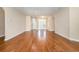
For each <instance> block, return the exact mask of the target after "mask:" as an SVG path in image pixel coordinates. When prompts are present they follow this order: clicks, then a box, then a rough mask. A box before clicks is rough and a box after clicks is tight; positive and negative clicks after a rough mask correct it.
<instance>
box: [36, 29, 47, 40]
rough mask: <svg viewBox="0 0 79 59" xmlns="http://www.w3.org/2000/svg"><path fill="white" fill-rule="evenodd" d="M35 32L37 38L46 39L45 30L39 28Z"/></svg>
mask: <svg viewBox="0 0 79 59" xmlns="http://www.w3.org/2000/svg"><path fill="white" fill-rule="evenodd" d="M37 34H38V38H39V39H43V40H46V31H41V30H39V31H38V32H37Z"/></svg>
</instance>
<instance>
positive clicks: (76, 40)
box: [55, 32, 79, 42]
mask: <svg viewBox="0 0 79 59" xmlns="http://www.w3.org/2000/svg"><path fill="white" fill-rule="evenodd" d="M55 33H56V34H58V35H60V36H62V37H64V38H67V39H69V40H71V41H75V42H79V40H78V39H73V38H71V37H68V36H64V35H62V34H59V33H57V32H55Z"/></svg>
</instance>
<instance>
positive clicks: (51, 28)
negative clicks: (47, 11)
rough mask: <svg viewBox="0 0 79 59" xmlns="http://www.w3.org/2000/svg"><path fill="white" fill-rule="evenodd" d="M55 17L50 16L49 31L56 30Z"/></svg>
mask: <svg viewBox="0 0 79 59" xmlns="http://www.w3.org/2000/svg"><path fill="white" fill-rule="evenodd" d="M54 25H55V24H54V17H53V16H49V17H48V20H47V30H48V31H54Z"/></svg>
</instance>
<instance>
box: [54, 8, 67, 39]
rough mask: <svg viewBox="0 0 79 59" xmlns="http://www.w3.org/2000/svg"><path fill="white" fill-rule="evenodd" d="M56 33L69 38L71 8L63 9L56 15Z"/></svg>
mask: <svg viewBox="0 0 79 59" xmlns="http://www.w3.org/2000/svg"><path fill="white" fill-rule="evenodd" d="M54 19H55V32H56V33H57V34H59V35H62V36H63V37H66V38H67V37H69V8H62V9H61V10H60V11H59V12H58V13H56V14H55V18H54Z"/></svg>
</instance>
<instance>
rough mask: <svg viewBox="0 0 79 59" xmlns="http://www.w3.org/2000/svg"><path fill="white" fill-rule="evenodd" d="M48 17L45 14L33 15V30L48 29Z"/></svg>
mask: <svg viewBox="0 0 79 59" xmlns="http://www.w3.org/2000/svg"><path fill="white" fill-rule="evenodd" d="M46 22H47V18H46V17H45V16H37V17H32V29H33V30H46V29H47V28H46V26H47V24H46Z"/></svg>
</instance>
